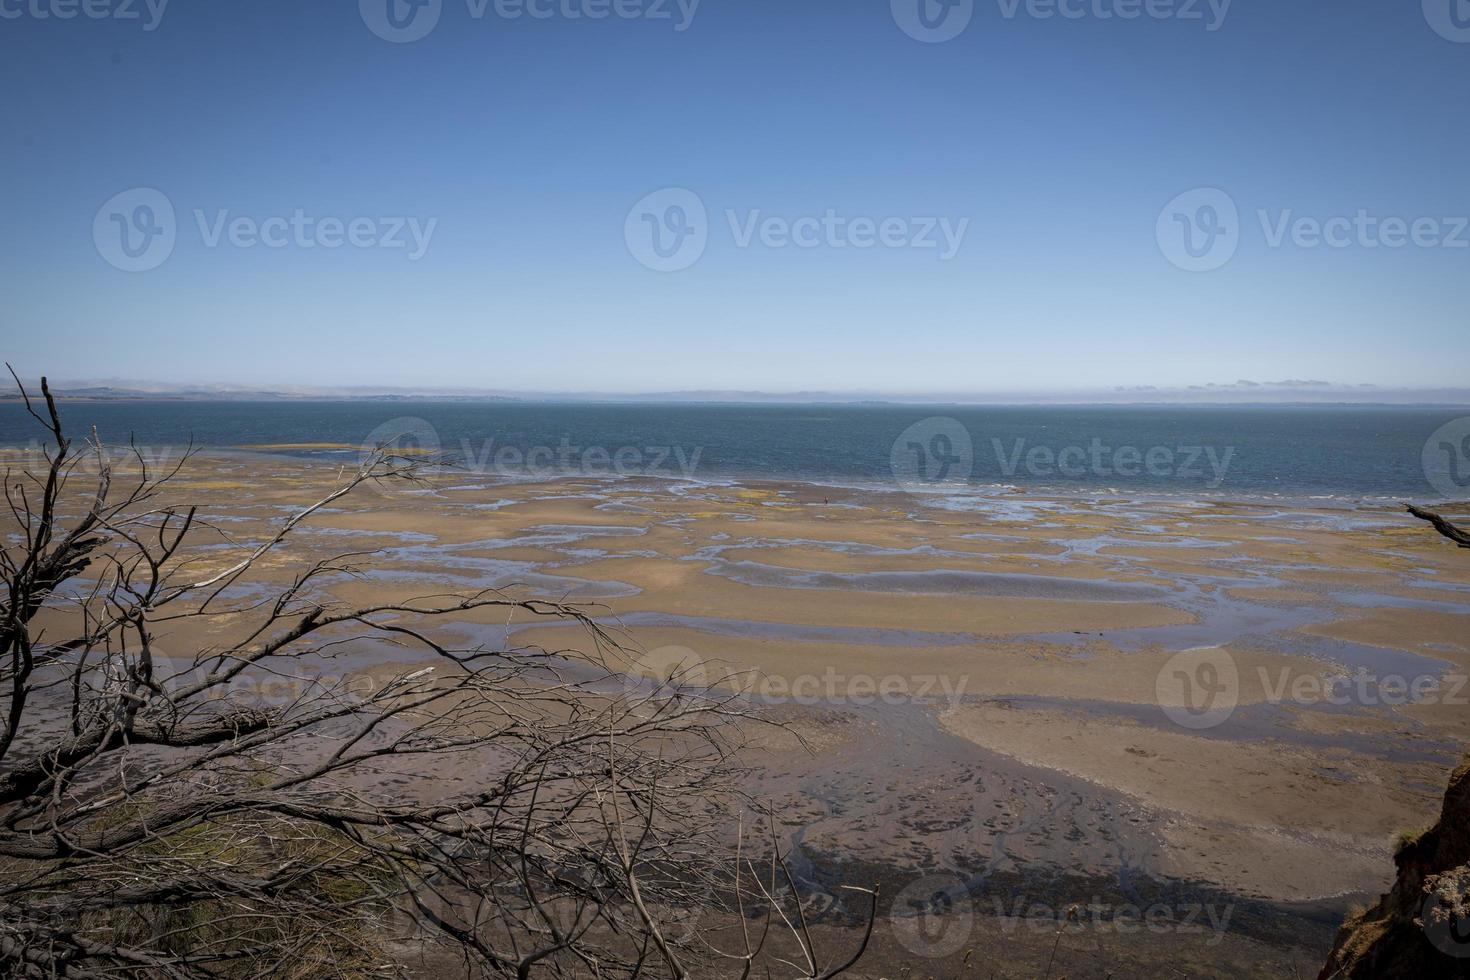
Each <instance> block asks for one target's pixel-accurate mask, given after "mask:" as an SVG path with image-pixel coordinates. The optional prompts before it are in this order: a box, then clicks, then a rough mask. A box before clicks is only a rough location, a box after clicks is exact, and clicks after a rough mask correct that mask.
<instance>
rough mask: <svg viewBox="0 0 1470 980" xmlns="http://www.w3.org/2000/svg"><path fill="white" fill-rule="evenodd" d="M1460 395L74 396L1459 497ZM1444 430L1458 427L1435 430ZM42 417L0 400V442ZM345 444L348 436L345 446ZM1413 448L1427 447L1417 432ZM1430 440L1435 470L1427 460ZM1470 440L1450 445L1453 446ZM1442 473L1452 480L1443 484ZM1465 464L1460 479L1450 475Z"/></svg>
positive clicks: (407, 425) (799, 465)
mask: <svg viewBox="0 0 1470 980" xmlns="http://www.w3.org/2000/svg"><path fill="white" fill-rule="evenodd" d="M1466 416H1470V409H1454V408H1424V407H1393V406H1387V407H1385V406H1249V407H1246V406H1242V407H1153V406H1150V407H1112V406H1085V407H1068V406H1006V407H980V406H936V405H921V406H912V405H903V406H900V405H820V404H815V405H814V404H804V405H730V404H642V403H640V404H627V403H610V404H609V403H560V404H542V403H534V402H444V401H415V400H385V401H311V402H306V401H289V402H286V401H281V402H182V401H111V402H108V401H98V402H86V401H71V402H67V403H65V405H64V417H65V419H66V421H67V423H68V425H69V428H70V430H71V433H72V434H73V435H74V436H81V435H84V434H85V433H86V432H87V431H88V430H89V429H90V427H92V426H96V428H97V430H98V432H99V433H100V435H101V436H102V438H103V439H104V440H105V441H106V442H108V443H110V444H114V445H116V444H125V443H127V441H128V440H129V439H132V440H134V441H136V442H137V443H138V444H139V445H141V446H144V447H146V448H147V449H148V450H149V451H150V452H154V453H158V454H160V455H162V454H165V453H168V452H171V451H175V450H177V449H179V448H181V447H182V446H184V445H185V444H187V443H188V442H190V441H191V440H192V441H193V442H194V443H195V444H197V445H199V446H201V447H203V448H205V449H207V450H228V449H236V448H240V447H247V446H260V445H276V446H279V445H281V444H301V443H318V444H322V443H329V444H338V445H337V446H335V447H332V446H328V447H318V448H311V449H305V448H302V449H287V450H280V449H277V450H275V451H278V452H280V451H284V452H299V453H305V454H312V455H334V454H342V455H350V454H352V453H353V452H355V450H354V449H353V448H350V447H358V446H362V445H365V444H372V443H376V442H381V441H385V440H386V439H392V438H395V437H399V433H406V435H405V436H402V437H399V438H402V439H406V440H407V441H408V442H409V443H416V444H421V445H429V446H430V448H435V449H438V450H440V451H441V452H442V454H443V455H444V456H445V457H448V458H451V459H454V460H456V461H457V462H458V463H459V464H460V465H463V466H465V467H466V468H467V469H468V470H469V471H471V472H478V473H483V474H487V475H493V476H505V477H514V476H516V475H518V474H519V473H531V474H533V475H545V474H546V473H547V472H565V473H585V474H588V475H600V474H613V473H618V474H624V475H629V476H640V475H641V476H652V477H669V478H681V479H694V480H712V481H719V480H741V479H745V480H750V479H783V480H803V481H815V482H824V483H834V484H843V485H857V486H867V485H872V486H892V485H893V484H894V483H895V482H896V481H897V482H905V483H906V484H907V485H909V486H910V488H911V489H922V490H928V491H933V492H946V491H949V490H954V491H956V492H964V491H965V490H966V489H968V488H995V487H1016V488H1020V489H1026V490H1036V491H1057V492H1076V491H1083V492H1100V491H1106V490H1130V491H1139V492H1144V491H1146V492H1153V493H1162V494H1183V495H1193V496H1209V497H1212V498H1221V497H1225V498H1229V497H1258V496H1285V497H1301V498H1346V499H1373V498H1406V499H1430V500H1433V499H1444V498H1445V497H1446V495H1447V493H1446V491H1451V490H1457V489H1458V488H1459V487H1465V493H1464V495H1463V496H1461V497H1460V498H1459V499H1466V498H1470V422H1467V423H1465V424H1464V428H1465V432H1464V433H1463V434H1464V435H1465V436H1466V437H1467V438H1466V439H1465V441H1464V443H1461V442H1460V441H1459V439H1458V436H1459V435H1460V434H1461V433H1460V427H1457V426H1456V425H1455V421H1456V420H1457V419H1461V418H1464V417H1466ZM1447 426H1448V431H1449V432H1450V433H1451V434H1452V435H1455V436H1456V438H1455V439H1450V440H1446V439H1445V438H1444V434H1445V432H1446V431H1447V429H1446V427H1447ZM43 436H44V433H43V432H42V431H41V430H40V429H39V428H38V427H37V426H36V425H35V424H34V422H32V421H31V420H29V419H27V418H26V416H25V414H24V412H23V410H22V408H21V407H20V406H19V405H17V404H14V403H7V404H4V405H0V443H3V444H5V445H9V446H17V445H26V444H28V443H31V442H32V441H34V440H37V439H39V438H42V437H43ZM344 447H346V448H344ZM1426 447H1427V448H1426ZM1440 454H1442V455H1444V457H1445V459H1444V460H1442V461H1441V462H1442V465H1441V466H1440V468H1439V472H1438V473H1437V474H1426V464H1425V460H1426V459H1427V458H1433V457H1436V456H1437V455H1440ZM1462 455H1463V456H1465V457H1466V458H1463V459H1462V458H1459V457H1460V456H1462ZM1446 479H1449V480H1451V481H1452V482H1450V483H1448V484H1447V483H1446ZM1462 479H1463V482H1460V481H1461V480H1462Z"/></svg>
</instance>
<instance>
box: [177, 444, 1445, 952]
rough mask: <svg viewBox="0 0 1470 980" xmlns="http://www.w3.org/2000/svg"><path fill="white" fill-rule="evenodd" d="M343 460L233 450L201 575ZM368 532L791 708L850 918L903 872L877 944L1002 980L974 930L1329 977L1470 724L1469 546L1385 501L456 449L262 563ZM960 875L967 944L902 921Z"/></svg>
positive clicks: (202, 536) (260, 532) (394, 579)
mask: <svg viewBox="0 0 1470 980" xmlns="http://www.w3.org/2000/svg"><path fill="white" fill-rule="evenodd" d="M338 479H339V471H338V469H337V467H336V466H335V465H333V464H332V463H330V462H323V461H321V460H320V459H298V458H292V457H285V456H278V455H271V454H267V453H259V454H248V453H237V454H233V455H219V456H208V457H200V458H198V459H196V460H195V461H194V462H193V463H192V464H191V466H190V467H189V468H188V469H187V470H186V471H185V472H184V474H183V475H182V476H181V477H180V478H179V479H178V480H177V481H175V482H174V483H173V484H172V485H171V487H170V490H169V493H170V495H171V497H172V498H176V499H174V500H172V501H171V502H177V503H191V504H197V505H198V506H199V508H200V511H199V513H200V519H201V521H202V522H203V526H202V527H201V529H200V531H199V532H198V534H197V536H196V539H195V543H196V545H197V546H200V547H199V548H198V550H196V552H195V561H196V567H198V568H199V569H200V570H205V569H208V568H211V567H225V566H227V565H228V564H229V563H230V562H231V561H232V560H237V559H238V557H239V556H241V555H243V554H244V553H246V552H247V550H248V549H250V548H251V547H252V546H255V545H258V544H259V543H260V542H262V541H264V540H266V539H267V538H268V537H269V536H270V535H271V534H272V533H273V530H274V528H276V527H277V526H279V524H280V522H282V521H283V520H285V519H286V518H287V517H288V516H289V515H290V514H291V513H292V512H293V511H295V510H297V509H299V508H300V507H301V506H302V505H304V504H307V503H310V502H312V501H313V500H316V499H318V498H320V497H321V496H323V495H325V494H326V493H327V492H329V491H330V490H331V489H332V487H333V486H334V485H335V484H336V483H337V481H338ZM346 552H353V553H358V558H357V559H356V561H357V562H358V563H359V565H360V566H361V568H360V571H359V572H358V573H357V574H354V575H348V574H341V575H336V576H331V577H328V578H327V579H326V580H325V582H326V588H327V589H328V590H329V591H330V592H331V593H332V594H333V595H335V596H337V597H338V598H341V599H343V600H351V601H357V602H361V601H363V600H369V599H371V598H373V597H374V596H383V595H387V594H392V595H394V596H398V597H402V596H405V595H418V594H430V593H444V592H453V591H465V590H472V589H482V588H492V587H493V588H498V589H503V590H505V591H506V592H507V593H508V594H511V595H516V596H528V597H529V596H535V597H540V598H548V599H559V600H566V601H571V602H577V603H585V604H589V605H590V606H592V607H593V608H594V610H595V613H596V616H597V617H598V618H599V619H600V620H602V621H603V622H605V623H606V624H608V625H609V626H610V627H613V628H616V629H618V630H620V631H622V633H621V635H623V636H624V637H625V638H626V639H627V642H628V647H629V651H630V653H629V655H628V657H627V663H626V664H625V667H626V670H627V672H628V674H629V675H630V677H632V678H653V677H656V676H663V675H665V674H666V673H667V671H668V670H669V669H671V668H672V667H675V666H682V667H683V668H684V669H685V670H686V671H688V672H689V674H690V676H692V677H694V678H695V679H697V680H699V681H700V682H702V683H704V684H706V685H708V686H710V687H716V688H721V687H723V688H735V689H738V690H740V691H742V692H745V693H746V694H747V695H748V696H749V698H750V699H751V701H752V703H753V704H755V705H757V706H759V707H761V709H762V710H765V711H769V712H771V713H772V714H773V716H775V717H778V718H779V719H780V720H781V721H782V722H784V723H785V724H786V726H787V734H783V735H771V734H766V735H758V736H757V737H756V738H755V739H754V740H753V743H752V745H751V747H750V749H749V750H748V754H749V761H750V763H751V764H752V765H753V766H754V768H755V771H756V774H757V775H756V777H755V778H756V782H755V784H754V785H752V786H751V787H750V789H751V791H752V792H753V793H755V794H756V795H757V796H760V797H764V798H765V799H768V800H769V801H770V803H771V805H772V806H773V807H774V809H775V812H776V814H777V816H778V819H779V820H780V821H781V824H782V827H783V831H784V833H785V834H786V835H787V843H788V844H789V846H791V848H792V849H793V867H794V870H795V871H796V873H797V875H798V877H799V879H800V881H801V884H802V886H803V888H805V889H810V890H811V892H812V894H813V895H815V896H819V897H820V898H821V900H820V901H817V902H816V906H815V911H814V914H815V915H817V916H818V918H820V915H821V914H822V913H823V910H824V909H835V910H837V911H841V910H842V906H843V903H844V901H846V900H845V899H843V897H842V895H841V892H840V890H839V888H838V886H839V885H840V884H841V883H843V882H844V881H850V882H852V883H861V884H864V885H868V884H872V883H873V882H874V881H881V882H882V884H883V887H884V892H885V895H887V896H889V898H888V899H886V900H885V908H887V909H891V912H892V914H891V915H890V916H889V917H888V918H887V919H885V923H884V925H883V926H882V927H880V929H879V931H878V934H877V938H876V939H875V944H876V945H875V947H874V954H873V955H874V959H873V962H874V963H878V964H880V965H881V964H884V963H906V962H911V963H920V964H922V965H921V966H919V967H916V968H915V969H914V975H920V976H922V975H929V974H930V973H932V974H934V975H950V974H951V973H955V972H961V970H960V967H961V966H963V967H964V968H966V969H976V970H978V969H980V967H979V966H974V965H972V964H974V963H976V962H977V961H975V960H974V959H973V957H969V958H967V953H966V950H971V951H973V949H974V948H976V947H979V946H986V944H987V943H989V944H991V946H994V944H995V943H996V942H998V943H1001V944H1002V946H1003V947H1004V949H1006V950H1008V951H1009V952H1007V953H1005V954H1004V955H1003V956H1001V957H1000V958H999V959H996V960H994V961H992V965H994V963H1000V964H1001V965H1002V966H1004V967H1006V968H1011V967H1014V968H1016V969H1023V967H1024V964H1026V963H1029V964H1030V966H1031V968H1032V972H1033V973H1034V971H1035V969H1036V968H1039V966H1040V963H1037V962H1035V961H1034V956H1042V957H1044V956H1045V955H1046V954H1047V953H1048V952H1049V951H1051V950H1052V949H1053V948H1055V949H1056V961H1055V963H1054V972H1057V973H1059V974H1060V973H1063V972H1065V973H1066V974H1067V975H1068V976H1074V977H1075V976H1090V975H1097V976H1102V975H1105V974H1106V973H1107V972H1109V971H1110V970H1111V971H1113V972H1115V973H1116V974H1117V975H1125V974H1127V973H1128V972H1129V970H1128V969H1127V966H1128V965H1130V964H1131V965H1135V966H1136V965H1137V964H1139V963H1147V962H1153V961H1155V958H1157V960H1158V961H1165V960H1168V961H1171V962H1176V963H1177V962H1186V961H1187V962H1189V963H1191V964H1193V966H1192V967H1191V970H1192V975H1211V974H1214V973H1218V975H1232V976H1240V975H1253V974H1254V975H1263V976H1280V975H1286V974H1290V973H1291V971H1292V970H1293V969H1297V970H1300V971H1301V972H1302V973H1303V974H1310V973H1312V972H1314V971H1315V969H1316V964H1317V963H1318V962H1319V961H1320V956H1321V954H1322V953H1323V952H1324V951H1325V949H1326V948H1327V946H1328V945H1329V943H1330V939H1331V935H1332V931H1333V929H1334V928H1335V926H1336V924H1337V922H1338V921H1339V919H1340V917H1341V915H1342V913H1343V911H1344V910H1346V909H1347V907H1348V906H1349V905H1350V904H1352V903H1354V902H1358V901H1365V900H1368V899H1369V898H1370V897H1371V896H1374V895H1376V894H1377V893H1378V892H1380V891H1382V890H1383V889H1385V888H1386V887H1387V885H1388V884H1389V882H1390V880H1391V876H1392V871H1393V863H1392V860H1391V856H1392V852H1393V848H1394V840H1395V837H1396V835H1397V834H1399V833H1400V832H1403V831H1413V830H1417V829H1419V828H1420V827H1422V826H1423V825H1425V824H1427V823H1429V822H1430V821H1431V820H1432V819H1433V815H1434V813H1435V811H1436V810H1437V807H1438V800H1439V796H1440V794H1441V793H1442V791H1443V786H1444V780H1445V777H1446V775H1447V774H1448V772H1449V771H1450V769H1451V768H1452V767H1453V764H1454V762H1455V761H1456V759H1457V758H1458V754H1459V751H1460V747H1461V746H1463V745H1464V744H1465V743H1466V742H1467V741H1470V711H1467V708H1466V705H1467V704H1470V687H1467V685H1466V680H1465V679H1466V677H1467V676H1470V560H1467V555H1466V553H1465V552H1463V551H1458V550H1457V549H1455V548H1454V547H1453V546H1451V545H1449V544H1448V543H1446V542H1444V541H1442V540H1441V539H1439V538H1438V537H1436V536H1435V535H1434V534H1433V533H1432V532H1431V531H1430V530H1429V529H1427V528H1426V527H1424V526H1423V525H1421V524H1420V523H1419V522H1417V521H1415V520H1413V519H1412V518H1410V517H1409V516H1408V515H1405V514H1402V513H1400V512H1399V511H1398V509H1397V508H1395V507H1393V506H1391V505H1389V504H1383V505H1381V506H1364V505H1357V506H1354V507H1346V506H1341V505H1333V506H1327V505H1325V504H1322V503H1320V502H1319V503H1315V504H1313V503H1307V504H1304V503H1302V502H1300V501H1295V502H1281V503H1276V502H1271V501H1266V500H1253V501H1239V500H1236V501H1231V500H1225V499H1220V500H1212V499H1209V498H1198V499H1182V498H1165V497H1146V496H1133V495H1111V496H1105V497H1099V496H1092V497H1078V496H1072V497H1060V496H1056V497H1045V496H1034V495H1031V496H1028V495H1024V494H1019V493H1005V492H999V491H997V492H995V493H989V494H983V493H974V494H966V495H944V494H937V493H935V494H922V493H920V494H915V493H905V492H902V491H900V490H897V489H893V490H883V489H873V488H868V489H852V488H842V487H831V486H815V485H803V484H787V483H776V482H754V481H753V482H746V483H735V482H728V483H696V482H691V481H682V480H651V479H646V478H627V479H591V478H578V477H566V478H561V479H554V480H529V479H527V480H523V481H517V480H507V479H491V478H484V477H479V476H477V475H474V474H465V473H452V472H451V473H443V474H437V475H435V476H433V477H431V478H429V479H428V480H427V481H426V482H425V483H424V484H422V485H421V486H417V487H403V486H395V487H383V488H381V489H367V490H363V491H361V492H359V493H357V494H355V495H353V496H351V497H348V498H345V499H343V500H341V501H339V502H336V503H334V504H333V505H332V506H330V507H327V508H324V509H323V510H321V511H320V512H318V513H317V514H315V515H314V516H313V517H312V519H311V520H310V521H309V522H308V523H306V524H305V525H303V526H302V527H300V528H299V529H298V530H297V531H295V532H293V534H292V535H291V537H290V538H289V539H288V541H287V542H286V544H285V545H284V546H283V547H282V548H281V549H280V550H279V551H277V552H273V553H272V555H271V556H270V557H269V558H268V559H267V560H266V561H265V562H263V563H262V564H261V566H260V575H258V576H257V577H256V578H257V580H261V579H262V578H263V580H264V581H265V583H267V584H269V583H272V582H275V583H284V582H287V581H289V580H290V578H291V577H292V576H293V575H294V574H296V573H297V572H298V571H299V570H300V569H301V568H303V567H304V566H305V565H307V564H308V563H310V562H312V561H316V560H319V559H322V558H326V557H328V556H330V555H334V554H340V553H346ZM191 628H193V629H198V627H191ZM211 628H212V629H215V630H224V629H228V628H229V624H228V622H227V621H216V622H214V623H213V625H212V627H211ZM448 628H450V629H452V630H455V631H458V632H459V633H462V634H463V636H464V637H465V638H466V639H467V640H469V641H473V642H484V643H487V644H495V643H504V644H512V645H532V644H534V645H537V646H540V647H543V648H546V649H549V650H554V649H557V648H559V647H565V646H568V645H575V644H576V643H578V642H581V641H582V640H583V639H584V638H585V634H583V633H582V632H581V631H580V630H575V629H573V628H571V627H570V626H569V625H567V624H564V623H560V622H557V621H554V620H553V621H539V622H531V621H527V620H525V619H523V618H521V619H514V618H513V619H511V620H508V621H507V620H498V621H491V620H489V619H488V618H480V619H476V618H475V617H466V618H465V619H464V620H462V621H460V622H457V623H454V624H452V625H451V626H449V627H448ZM160 641H161V642H163V643H169V642H172V643H176V644H179V645H187V644H196V643H200V642H208V637H207V636H202V635H193V634H187V633H182V632H181V633H180V634H179V635H177V636H174V637H162V638H160ZM382 656H383V657H384V658H385V660H386V659H391V658H396V657H409V658H411V657H412V656H413V654H412V652H411V651H406V650H405V651H396V652H393V653H391V654H390V653H383V654H382ZM797 736H800V738H798V737H797ZM936 896H937V897H938V898H939V900H940V901H941V903H942V904H943V907H944V909H945V910H946V911H947V912H948V914H949V920H948V921H949V926H952V930H953V932H952V934H950V935H948V936H947V937H946V936H945V935H939V934H935V933H933V932H932V930H929V931H924V930H919V931H916V930H915V929H913V928H911V927H910V926H909V925H906V921H907V920H906V919H905V915H906V914H907V912H909V911H911V910H914V909H924V908H932V907H933V906H934V903H935V901H936ZM1074 904H1075V905H1078V906H1080V907H1081V908H1082V909H1083V911H1082V912H1080V913H1078V912H1074V913H1073V914H1072V918H1071V919H1068V917H1067V914H1066V911H1065V910H1067V909H1068V908H1069V907H1070V906H1072V905H1074ZM1087 909H1092V910H1093V911H1092V912H1091V913H1088V912H1086V911H1085V910H1087ZM1151 910H1152V911H1154V912H1156V913H1157V914H1158V918H1157V922H1159V923H1164V922H1169V923H1173V931H1172V932H1171V933H1169V935H1168V936H1167V937H1166V938H1167V940H1168V941H1167V942H1165V941H1164V940H1163V939H1160V938H1159V937H1160V935H1162V933H1161V932H1158V931H1153V930H1151V929H1150V928H1149V927H1148V925H1147V922H1148V919H1147V916H1148V914H1149V913H1150V911H1151ZM1135 913H1138V915H1139V916H1140V918H1139V919H1138V922H1141V923H1143V924H1142V925H1139V926H1138V928H1136V929H1131V928H1124V925H1125V924H1126V923H1128V922H1133V921H1134V920H1133V919H1132V918H1130V917H1131V916H1133V915H1134V914H1135ZM1089 915H1090V918H1089ZM1186 919H1187V920H1188V924H1189V925H1190V926H1191V927H1193V928H1192V931H1191V930H1190V929H1186V928H1184V926H1183V925H1181V922H1183V921H1184V920H1186ZM1038 922H1039V923H1041V932H1039V933H1038V932H1037V931H1036V929H1034V928H1032V926H1033V925H1034V924H1036V923H1038ZM1058 922H1060V923H1061V925H1060V926H1058ZM1069 923H1070V924H1069ZM1134 924H1137V922H1135V923H1134ZM1054 926H1055V927H1057V928H1062V929H1063V932H1062V940H1061V941H1060V942H1059V943H1058V944H1057V945H1056V946H1055V947H1053V943H1052V941H1051V939H1050V938H1049V937H1050V936H1051V935H1052V933H1051V932H1050V931H1047V930H1049V929H1052V928H1053V927H1054ZM842 927H843V926H842V922H841V920H840V917H834V918H833V919H832V921H831V923H830V924H824V925H823V926H822V928H832V929H838V930H839V931H840V929H841V928H842ZM947 931H949V929H948V927H947ZM1165 931H1167V930H1165ZM957 935H958V936H959V937H960V938H959V939H958V941H956V940H955V937H956V936H957ZM1150 944H1155V945H1156V946H1157V948H1155V945H1150ZM1007 956H1009V957H1012V959H1010V960H1007V959H1006V957H1007ZM1043 962H1044V960H1043ZM1119 964H1123V965H1124V967H1125V968H1123V969H1121V970H1120V969H1119ZM880 968H881V967H874V969H880ZM926 971H927V972H926ZM982 972H983V971H982ZM873 975H878V974H877V973H874V974H873Z"/></svg>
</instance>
